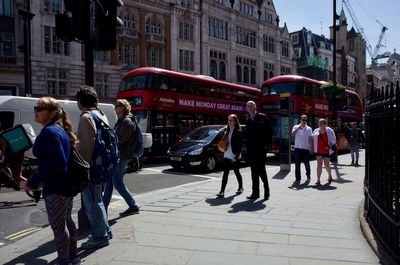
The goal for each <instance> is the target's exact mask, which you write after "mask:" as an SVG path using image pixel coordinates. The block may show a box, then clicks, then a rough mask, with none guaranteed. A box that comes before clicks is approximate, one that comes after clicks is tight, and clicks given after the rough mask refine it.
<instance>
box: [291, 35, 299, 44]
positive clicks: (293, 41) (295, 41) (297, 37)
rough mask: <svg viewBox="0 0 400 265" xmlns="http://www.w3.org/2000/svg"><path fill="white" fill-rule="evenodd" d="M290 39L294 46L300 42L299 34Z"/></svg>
mask: <svg viewBox="0 0 400 265" xmlns="http://www.w3.org/2000/svg"><path fill="white" fill-rule="evenodd" d="M290 38H291V40H292V43H293V44H296V43H298V42H299V35H298V34H297V33H296V34H293V35H291V36H290Z"/></svg>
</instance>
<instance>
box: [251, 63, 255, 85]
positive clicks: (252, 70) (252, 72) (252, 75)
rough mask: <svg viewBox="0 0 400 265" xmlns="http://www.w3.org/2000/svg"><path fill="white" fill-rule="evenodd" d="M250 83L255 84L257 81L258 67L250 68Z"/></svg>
mask: <svg viewBox="0 0 400 265" xmlns="http://www.w3.org/2000/svg"><path fill="white" fill-rule="evenodd" d="M250 83H251V84H255V83H256V68H254V67H252V68H251V70H250Z"/></svg>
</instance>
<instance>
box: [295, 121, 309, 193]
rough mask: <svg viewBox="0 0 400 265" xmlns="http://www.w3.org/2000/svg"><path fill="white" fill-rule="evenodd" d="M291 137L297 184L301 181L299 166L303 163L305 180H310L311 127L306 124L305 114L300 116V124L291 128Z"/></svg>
mask: <svg viewBox="0 0 400 265" xmlns="http://www.w3.org/2000/svg"><path fill="white" fill-rule="evenodd" d="M292 137H294V161H295V165H296V166H295V177H296V179H295V181H294V184H296V185H297V184H299V183H300V181H301V173H300V166H301V162H303V163H304V166H305V168H306V176H307V181H310V177H311V170H310V152H312V150H313V141H312V129H311V127H309V126H308V125H307V116H306V115H304V114H303V115H301V116H300V124H296V125H295V126H293V129H292Z"/></svg>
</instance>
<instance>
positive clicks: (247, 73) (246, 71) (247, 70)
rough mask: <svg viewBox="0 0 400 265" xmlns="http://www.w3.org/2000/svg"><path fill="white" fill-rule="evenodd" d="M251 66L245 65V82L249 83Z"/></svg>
mask: <svg viewBox="0 0 400 265" xmlns="http://www.w3.org/2000/svg"><path fill="white" fill-rule="evenodd" d="M249 74H250V73H249V68H248V67H247V66H245V67H243V83H246V84H248V83H249Z"/></svg>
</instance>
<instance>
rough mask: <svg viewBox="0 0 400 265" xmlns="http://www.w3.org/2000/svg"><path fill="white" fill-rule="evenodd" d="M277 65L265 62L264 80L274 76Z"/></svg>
mask: <svg viewBox="0 0 400 265" xmlns="http://www.w3.org/2000/svg"><path fill="white" fill-rule="evenodd" d="M274 71H275V66H274V64H272V63H267V62H265V63H264V80H267V79H269V78H272V77H274Z"/></svg>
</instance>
